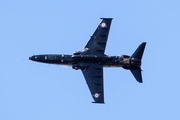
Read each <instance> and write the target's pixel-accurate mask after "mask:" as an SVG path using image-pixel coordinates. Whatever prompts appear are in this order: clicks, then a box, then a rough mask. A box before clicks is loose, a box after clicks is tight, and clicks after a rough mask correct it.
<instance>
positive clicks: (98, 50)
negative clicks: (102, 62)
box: [81, 18, 112, 55]
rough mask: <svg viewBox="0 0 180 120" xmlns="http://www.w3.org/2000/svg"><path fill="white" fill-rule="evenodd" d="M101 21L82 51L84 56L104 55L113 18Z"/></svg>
mask: <svg viewBox="0 0 180 120" xmlns="http://www.w3.org/2000/svg"><path fill="white" fill-rule="evenodd" d="M101 19H102V21H101V22H100V23H99V25H98V27H97V28H96V30H95V31H94V33H93V35H92V36H91V38H90V40H89V41H88V42H87V44H86V45H85V47H84V49H83V50H82V51H81V54H82V55H104V52H105V48H106V43H107V39H108V34H109V30H110V27H111V21H112V18H101Z"/></svg>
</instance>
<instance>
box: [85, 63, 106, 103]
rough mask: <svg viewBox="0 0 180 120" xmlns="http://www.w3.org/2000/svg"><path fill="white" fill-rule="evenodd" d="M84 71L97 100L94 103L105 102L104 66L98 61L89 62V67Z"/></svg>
mask: <svg viewBox="0 0 180 120" xmlns="http://www.w3.org/2000/svg"><path fill="white" fill-rule="evenodd" d="M82 72H83V75H84V77H85V79H86V83H87V84H88V87H89V90H90V92H91V95H92V97H93V99H94V101H95V102H93V103H104V89H103V66H102V65H100V64H98V63H88V67H87V68H85V69H84V70H82Z"/></svg>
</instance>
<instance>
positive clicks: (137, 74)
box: [130, 67, 143, 83]
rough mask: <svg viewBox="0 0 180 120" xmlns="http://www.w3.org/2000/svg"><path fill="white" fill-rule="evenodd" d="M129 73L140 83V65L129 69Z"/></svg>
mask: <svg viewBox="0 0 180 120" xmlns="http://www.w3.org/2000/svg"><path fill="white" fill-rule="evenodd" d="M130 71H131V73H132V74H133V76H134V77H135V78H136V80H137V81H138V82H139V83H142V82H143V81H142V74H141V68H140V67H137V68H133V69H130Z"/></svg>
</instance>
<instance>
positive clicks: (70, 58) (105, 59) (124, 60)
mask: <svg viewBox="0 0 180 120" xmlns="http://www.w3.org/2000/svg"><path fill="white" fill-rule="evenodd" d="M29 59H30V60H33V61H37V62H43V63H49V64H59V65H72V67H73V68H74V69H80V68H81V65H80V63H84V62H86V63H88V62H91V63H92V62H93V63H98V64H101V65H103V66H104V67H123V66H128V65H129V66H132V65H135V66H140V65H141V62H140V61H136V60H135V59H130V57H129V56H127V55H122V56H107V55H63V54H59V55H56V54H48V55H34V56H31V57H29Z"/></svg>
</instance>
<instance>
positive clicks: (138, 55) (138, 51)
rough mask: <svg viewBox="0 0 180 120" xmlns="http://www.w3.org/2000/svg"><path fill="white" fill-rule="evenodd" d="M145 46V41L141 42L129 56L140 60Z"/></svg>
mask: <svg viewBox="0 0 180 120" xmlns="http://www.w3.org/2000/svg"><path fill="white" fill-rule="evenodd" d="M145 46H146V42H143V43H141V44H140V45H139V47H138V48H137V49H136V51H135V52H134V53H133V54H132V56H131V58H137V59H139V60H141V59H142V55H143V52H144V48H145Z"/></svg>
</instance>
